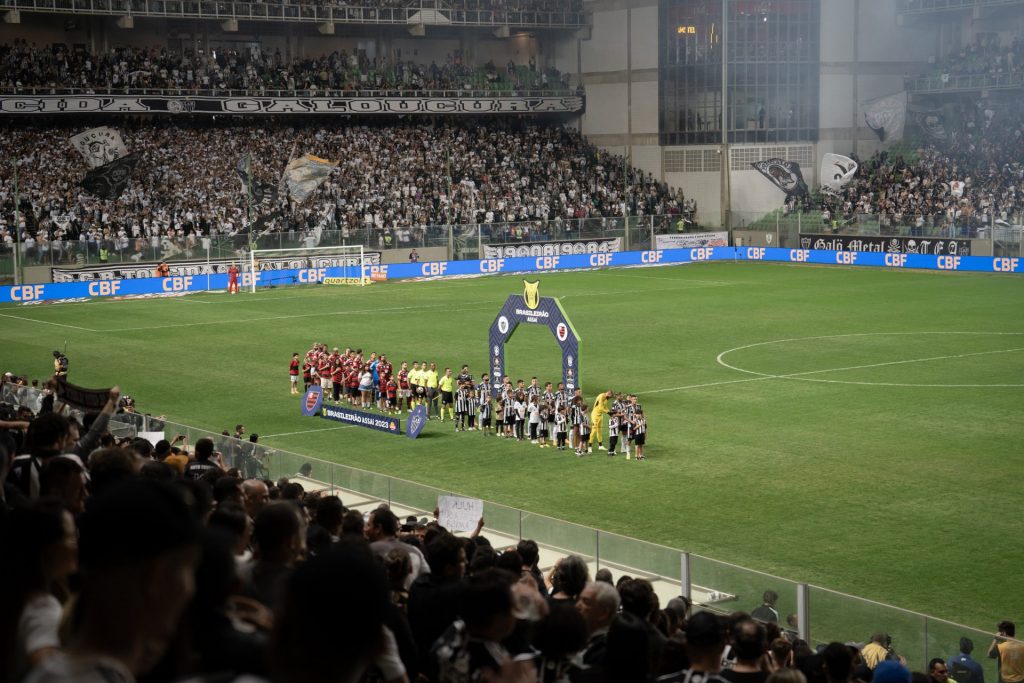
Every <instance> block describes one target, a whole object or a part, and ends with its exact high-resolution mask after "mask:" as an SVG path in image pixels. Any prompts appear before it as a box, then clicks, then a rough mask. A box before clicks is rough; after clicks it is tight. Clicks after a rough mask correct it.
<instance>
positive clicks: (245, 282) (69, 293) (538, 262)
mask: <svg viewBox="0 0 1024 683" xmlns="http://www.w3.org/2000/svg"><path fill="white" fill-rule="evenodd" d="M823 237H827V238H829V239H831V238H832V237H833V236H831V235H829V236H823ZM947 241H948V240H947ZM957 248H958V249H959V248H960V247H959V246H958V247H957ZM701 261H781V262H785V263H815V264H822V265H845V266H852V265H857V266H880V267H888V268H914V269H924V270H954V271H969V272H982V273H1022V274H1024V258H1019V257H991V256H961V255H959V254H956V255H953V254H949V253H946V254H921V253H916V254H915V253H905V252H904V253H894V252H882V251H863V252H858V251H846V250H843V251H833V250H814V249H782V248H777V247H692V248H690V249H657V250H654V251H622V252H616V253H606V254H604V253H598V254H572V255H568V256H537V257H532V256H531V257H525V258H511V259H484V260H482V261H433V262H428V263H396V264H381V265H374V266H369V267H368V268H367V273H365V274H368V275H369V276H370V278H371V279H374V280H376V281H382V280H406V279H428V278H448V277H477V276H480V275H496V274H501V273H504V274H508V273H540V272H558V271H566V270H589V269H592V268H607V267H617V266H624V267H638V266H656V265H668V264H681V263H697V262H701ZM346 272H351V271H346V270H343V269H342V268H322V269H310V268H303V269H298V270H281V271H270V272H266V271H264V272H259V273H256V286H257V287H266V286H270V285H273V284H275V283H276V281H275V280H273V279H271V278H272V277H284V278H289V279H291V280H292V281H294V282H297V283H308V284H316V283H319V282H321V281H322V280H323V279H324V278H325V277H344V276H345V273H346ZM252 282H253V280H252V275H251V274H250V273H242V274H241V275H240V276H239V285H240V286H241V288H242V290H243V291H245V290H246V289H247V288H249V287H251V286H252ZM227 286H228V276H227V274H226V273H214V274H209V275H203V276H192V275H184V276H175V277H165V278H157V277H149V278H136V279H125V280H120V279H114V280H112V279H99V280H91V281H77V282H55V283H47V284H37V285H16V286H14V287H0V303H11V302H14V303H39V302H44V301H62V300H68V299H96V298H115V299H116V298H132V297H149V296H160V295H167V294H184V293H187V292H204V291H216V290H224V289H227ZM514 298H516V299H520V300H521V298H520V297H519V296H515V297H514ZM556 332H557V330H556ZM577 376H578V375H577Z"/></svg>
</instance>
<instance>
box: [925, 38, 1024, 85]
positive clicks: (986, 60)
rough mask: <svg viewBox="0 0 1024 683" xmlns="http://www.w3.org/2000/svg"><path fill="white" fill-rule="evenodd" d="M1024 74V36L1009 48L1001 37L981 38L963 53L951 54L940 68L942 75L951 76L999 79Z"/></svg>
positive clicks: (964, 49) (1015, 40)
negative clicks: (1023, 72)
mask: <svg viewBox="0 0 1024 683" xmlns="http://www.w3.org/2000/svg"><path fill="white" fill-rule="evenodd" d="M1021 70H1024V35H1017V36H1014V37H1013V39H1012V40H1010V41H1008V42H1007V44H1004V43H1003V40H1002V38H1001V36H1000V35H999V34H998V33H993V34H985V35H979V36H978V37H977V38H976V39H975V41H974V42H972V43H971V44H970V45H968V46H966V47H964V48H963V49H960V50H957V51H955V52H951V53H950V54H949V55H948V56H947V57H946V58H945V59H943V60H941V61H940V62H939V65H938V71H937V73H939V74H948V75H951V76H965V75H971V76H982V75H988V76H998V75H1001V74H1012V73H1018V72H1020V71H1021Z"/></svg>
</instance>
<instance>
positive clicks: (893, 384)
mask: <svg viewBox="0 0 1024 683" xmlns="http://www.w3.org/2000/svg"><path fill="white" fill-rule="evenodd" d="M936 334H956V335H972V336H1021V335H1024V332H952V331H941V332H855V333H851V334H829V335H821V336H816V337H793V338H790V339H774V340H772V341H766V342H757V343H755V344H747V345H745V346H737V347H735V348H732V349H728V350H726V351H723V352H721V353H720V354H718V356H717V358H716V359H715V360H716V361H717V362H718V364H719V365H722V366H723V367H727V368H729V369H730V370H736V371H737V372H743V373H746V374H748V375H757V377H756V378H754V379H797V380H800V381H804V382H822V383H827V384H858V385H864V386H889V387H939V388H953V387H963V388H984V387H1002V388H1007V387H1022V386H1024V384H918V383H902V382H858V381H855V380H835V379H811V378H807V377H806V375H816V374H822V373H826V372H843V371H846V370H859V369H863V368H876V367H884V366H888V365H901V364H906V363H925V362H930V361H935V360H951V359H955V358H967V357H969V356H985V355H991V354H996V353H1015V352H1017V351H1024V348H1014V349H997V350H994V351H976V352H971V353H961V354H955V355H948V356H932V357H928V358H910V359H907V360H899V361H887V362H884V363H871V364H867V365H853V366H849V367H842V368H826V369H824V370H808V371H804V372H793V373H787V374H783V375H773V374H770V373H766V372H757V371H756V370H748V369H746V368H741V367H737V366H735V365H730V364H728V363H726V362H725V361H724V360H722V359H723V358H724V357H725V356H726V355H728V354H730V353H733V352H734V351H742V350H744V349H751V348H754V347H757V346H768V345H770V344H783V343H787V342H793V341H810V340H816V339H840V338H848V337H878V336H894V335H895V336H920V335H936Z"/></svg>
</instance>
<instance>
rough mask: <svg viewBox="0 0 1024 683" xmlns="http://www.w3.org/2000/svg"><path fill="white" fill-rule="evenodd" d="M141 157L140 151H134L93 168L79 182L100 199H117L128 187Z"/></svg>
mask: <svg viewBox="0 0 1024 683" xmlns="http://www.w3.org/2000/svg"><path fill="white" fill-rule="evenodd" d="M140 159H141V157H140V155H139V153H138V152H132V153H131V154H128V155H126V156H123V157H121V158H119V159H115V160H114V161H111V162H110V163H109V164H104V165H103V166H100V167H99V168H94V169H92V170H91V171H89V172H88V173H86V174H85V178H83V179H82V182H81V183H79V184H80V185H81V186H82V187H83V188H85V190H86V191H87V192H90V193H91V194H94V195H96V196H97V197H99V198H100V199H117V198H118V197H120V196H121V193H123V192H124V190H125V188H126V187H128V181H129V180H131V177H132V171H133V170H134V169H135V165H136V164H137V163H139V161H140Z"/></svg>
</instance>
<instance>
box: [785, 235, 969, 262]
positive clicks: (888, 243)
mask: <svg viewBox="0 0 1024 683" xmlns="http://www.w3.org/2000/svg"><path fill="white" fill-rule="evenodd" d="M800 247H801V248H803V249H816V250H825V251H878V252H885V253H887V254H933V255H935V256H939V255H942V254H949V255H950V256H970V255H971V240H969V239H963V240H959V239H948V238H945V237H880V236H877V235H809V234H805V233H800Z"/></svg>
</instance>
